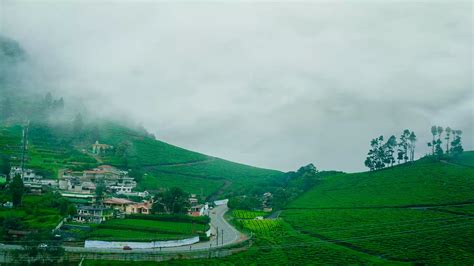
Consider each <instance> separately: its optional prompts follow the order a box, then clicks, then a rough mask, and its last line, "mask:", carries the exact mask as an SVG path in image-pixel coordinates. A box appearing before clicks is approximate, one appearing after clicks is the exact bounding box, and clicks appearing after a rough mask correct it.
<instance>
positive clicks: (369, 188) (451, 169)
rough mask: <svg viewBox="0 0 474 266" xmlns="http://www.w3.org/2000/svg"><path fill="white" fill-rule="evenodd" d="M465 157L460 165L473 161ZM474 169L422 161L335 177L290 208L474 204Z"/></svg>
mask: <svg viewBox="0 0 474 266" xmlns="http://www.w3.org/2000/svg"><path fill="white" fill-rule="evenodd" d="M472 153H473V152H469V153H465V154H464V155H463V156H462V157H461V158H462V159H461V158H459V159H456V161H458V160H461V161H463V162H464V161H465V163H466V164H468V163H470V162H469V161H467V159H468V158H472ZM473 187H474V168H471V167H467V166H463V165H455V164H452V163H447V162H446V163H443V162H439V161H432V160H429V159H422V160H419V161H417V162H416V163H414V164H404V165H400V166H396V167H393V168H389V169H384V170H380V171H374V172H364V173H356V174H341V175H336V176H332V177H330V178H328V179H326V180H325V182H323V183H322V184H320V185H319V186H317V187H315V188H314V189H313V190H311V191H309V192H308V193H306V194H304V195H303V196H301V197H300V198H298V199H297V200H295V201H294V202H292V203H291V204H290V205H289V206H288V207H289V208H352V207H393V206H407V205H437V204H448V203H456V202H474V192H473V190H472V188H473Z"/></svg>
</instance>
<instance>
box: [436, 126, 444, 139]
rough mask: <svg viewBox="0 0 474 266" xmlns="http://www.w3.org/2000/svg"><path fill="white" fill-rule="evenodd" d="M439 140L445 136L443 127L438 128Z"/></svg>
mask: <svg viewBox="0 0 474 266" xmlns="http://www.w3.org/2000/svg"><path fill="white" fill-rule="evenodd" d="M437 131H438V140H441V136H442V135H443V131H444V128H443V127H441V126H438V129H437Z"/></svg>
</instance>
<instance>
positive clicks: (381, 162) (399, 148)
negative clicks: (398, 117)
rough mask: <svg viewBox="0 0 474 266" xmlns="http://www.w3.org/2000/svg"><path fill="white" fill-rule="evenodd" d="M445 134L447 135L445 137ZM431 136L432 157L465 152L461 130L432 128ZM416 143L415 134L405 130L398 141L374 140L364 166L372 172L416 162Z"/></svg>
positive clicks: (390, 139)
mask: <svg viewBox="0 0 474 266" xmlns="http://www.w3.org/2000/svg"><path fill="white" fill-rule="evenodd" d="M443 133H446V135H445V136H444V137H443ZM431 134H432V135H433V139H432V141H430V142H428V143H427V144H428V147H431V156H438V157H441V156H443V155H453V156H456V155H458V154H461V153H462V152H463V148H462V144H461V135H462V131H461V130H454V129H451V128H450V127H446V129H445V128H443V127H441V126H432V127H431ZM442 139H444V140H446V149H445V150H443V145H442V144H443V141H442ZM416 142H417V137H416V134H415V132H413V131H410V130H409V129H405V130H403V132H402V133H401V134H400V137H399V138H398V140H397V137H395V135H392V136H390V137H389V138H388V139H387V140H386V141H384V137H383V136H379V137H377V138H374V139H372V140H371V141H370V149H369V152H368V153H367V158H366V159H365V162H364V164H365V166H367V167H368V168H369V169H370V170H371V171H372V170H378V169H382V168H385V167H389V166H393V165H394V164H395V163H397V164H400V163H406V162H411V161H414V159H415V148H416Z"/></svg>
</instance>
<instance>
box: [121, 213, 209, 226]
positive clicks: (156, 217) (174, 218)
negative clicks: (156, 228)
mask: <svg viewBox="0 0 474 266" xmlns="http://www.w3.org/2000/svg"><path fill="white" fill-rule="evenodd" d="M127 218H129V219H140V220H153V221H164V222H185V223H192V222H194V223H198V224H208V223H209V222H210V221H211V219H210V218H209V216H199V217H193V216H189V215H185V214H149V215H147V214H132V215H128V216H127Z"/></svg>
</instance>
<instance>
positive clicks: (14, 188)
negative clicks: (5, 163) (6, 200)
mask: <svg viewBox="0 0 474 266" xmlns="http://www.w3.org/2000/svg"><path fill="white" fill-rule="evenodd" d="M10 192H11V194H12V203H13V206H14V207H18V206H21V200H22V198H23V193H24V192H25V186H24V184H23V180H22V179H21V176H20V175H16V176H15V177H13V180H12V182H11V183H10Z"/></svg>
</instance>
